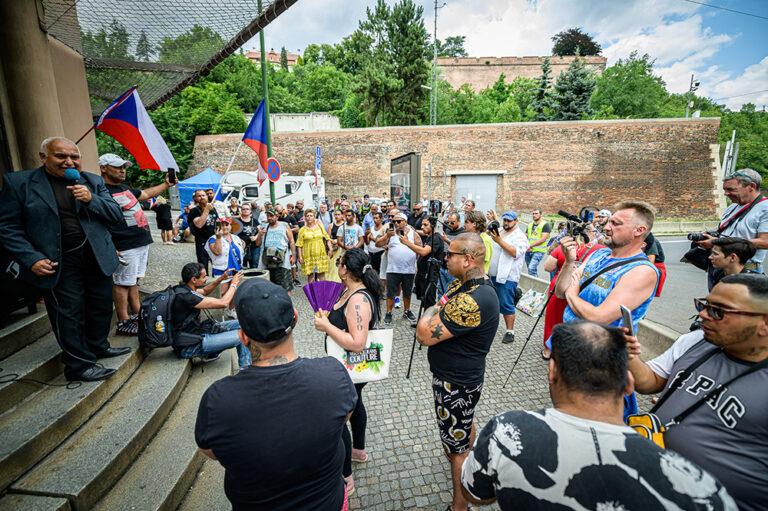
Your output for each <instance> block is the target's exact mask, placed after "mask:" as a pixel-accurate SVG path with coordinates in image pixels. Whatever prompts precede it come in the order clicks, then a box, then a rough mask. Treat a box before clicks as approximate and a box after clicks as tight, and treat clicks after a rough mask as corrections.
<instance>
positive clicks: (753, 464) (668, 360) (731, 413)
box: [648, 330, 768, 511]
mask: <svg viewBox="0 0 768 511" xmlns="http://www.w3.org/2000/svg"><path fill="white" fill-rule="evenodd" d="M713 349H716V348H715V346H713V345H712V344H710V343H709V342H707V341H706V340H704V333H703V332H702V331H701V330H697V331H695V332H691V333H689V334H685V335H683V336H681V337H680V338H678V339H677V341H675V343H674V344H673V345H672V347H670V348H669V349H668V350H667V351H665V352H664V353H663V354H661V355H660V356H658V357H656V358H655V359H653V360H651V361H650V362H649V363H648V365H649V366H650V367H651V369H652V370H653V372H655V373H656V374H658V375H659V376H661V377H662V378H667V380H668V381H667V387H668V386H669V384H670V383H671V382H672V380H673V379H674V376H675V375H676V374H678V373H679V372H680V371H682V370H683V369H685V368H687V367H690V366H691V365H693V363H694V362H695V361H696V360H698V359H699V358H701V357H702V355H704V354H705V353H707V352H708V351H710V350H713ZM751 365H752V364H751V363H748V362H743V361H740V360H736V359H734V358H731V357H729V356H728V355H726V354H725V353H719V354H717V355H715V356H713V357H712V358H710V359H709V360H707V361H706V362H704V364H702V365H701V366H699V367H698V368H697V369H696V370H695V371H694V372H693V374H692V375H691V377H690V378H689V379H688V380H687V381H686V382H685V384H684V385H683V387H682V388H681V389H678V390H676V391H675V392H674V393H673V394H672V395H671V396H669V398H667V400H666V401H665V402H664V404H663V405H662V406H661V407H660V408H659V410H658V411H657V413H656V415H658V417H659V418H660V419H661V421H662V422H663V423H665V424H666V423H668V422H669V421H670V420H671V419H672V418H673V417H675V416H676V415H677V414H679V413H681V412H682V411H683V410H685V409H686V408H688V407H689V406H691V405H692V404H694V403H695V402H696V401H697V400H699V399H700V398H701V397H702V396H703V395H704V394H705V393H707V392H709V390H711V389H713V388H715V387H716V386H717V385H719V384H721V383H725V382H726V381H728V380H730V379H731V378H733V377H734V376H736V375H738V374H740V373H742V372H744V371H745V370H746V369H748V368H749V367H750V366H751ZM766 389H768V369H762V370H759V371H757V372H755V373H752V374H750V375H748V376H745V377H743V378H740V379H738V380H736V381H735V382H734V383H733V384H731V385H730V386H729V387H728V388H727V389H726V390H725V392H723V393H722V394H721V395H720V396H719V398H718V399H717V400H716V401H715V403H707V404H704V405H702V406H700V407H699V408H698V409H697V410H695V411H694V412H693V413H692V414H691V415H689V416H688V417H686V418H685V419H684V420H683V421H682V422H681V423H680V424H678V425H675V426H672V427H671V428H670V429H669V431H668V432H667V433H666V434H665V435H664V441H665V444H666V446H667V448H668V449H672V450H673V451H676V452H678V453H680V454H682V455H683V456H685V457H686V458H688V459H689V460H691V461H693V462H694V463H696V464H698V465H700V466H701V467H702V468H703V469H705V470H707V471H709V472H710V473H711V474H712V475H713V476H715V477H716V478H717V479H718V480H719V481H720V482H721V483H723V485H724V486H725V487H726V488H727V489H728V492H729V493H730V494H731V496H732V497H733V498H734V500H736V503H737V504H738V505H739V509H741V510H742V511H753V510H754V511H757V510H758V509H759V510H765V509H768V393H766Z"/></svg>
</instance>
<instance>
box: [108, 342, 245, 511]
mask: <svg viewBox="0 0 768 511" xmlns="http://www.w3.org/2000/svg"><path fill="white" fill-rule="evenodd" d="M231 351H234V350H231ZM225 355H226V353H225V354H223V355H222V357H221V358H220V359H219V360H216V361H215V362H211V363H208V364H205V365H201V366H197V367H194V368H193V369H192V374H191V375H190V378H189V383H188V384H187V387H186V388H185V389H184V392H182V394H181V396H180V398H179V400H178V402H177V404H176V407H175V408H174V409H173V411H172V412H171V414H170V415H169V416H168V420H167V421H166V422H165V424H163V426H162V428H161V429H160V431H159V432H158V433H157V435H156V436H155V438H154V439H153V440H152V442H150V443H149V445H147V448H146V449H145V450H144V452H143V453H142V454H141V456H139V457H138V458H137V459H136V461H135V462H134V463H133V465H132V466H131V468H130V469H128V471H127V472H126V473H125V474H124V475H123V476H122V478H121V479H120V481H119V482H118V483H117V484H116V485H115V486H114V487H113V488H112V489H111V490H110V492H109V493H108V494H107V495H105V497H104V498H103V499H102V500H101V501H100V502H98V503H97V504H96V506H95V507H94V510H97V511H120V510H126V511H128V510H134V509H141V510H145V511H154V510H163V511H165V510H168V511H170V510H174V509H176V508H177V506H178V505H179V503H180V502H181V500H182V499H183V498H184V496H185V495H186V493H187V490H188V489H189V487H190V485H191V484H192V482H193V481H194V479H195V476H196V475H197V472H198V470H199V468H200V466H201V464H202V463H203V460H204V459H207V458H205V456H204V455H202V454H201V453H199V452H198V450H197V444H196V443H195V436H194V430H195V419H196V418H197V409H198V406H199V405H200V398H201V396H202V395H203V392H205V390H206V389H207V388H208V387H209V386H210V385H211V384H212V383H213V382H215V381H216V380H219V379H221V378H224V377H225V376H228V375H229V374H230V372H231V371H230V364H229V360H228V358H229V357H227V356H225ZM214 463H216V462H214ZM216 464H217V465H218V463H216ZM222 471H223V469H222ZM223 488H224V487H223V485H220V486H218V488H216V490H215V491H216V493H217V494H220V495H221V496H222V498H224V502H225V504H226V505H225V506H224V507H211V508H208V509H210V510H213V509H228V508H229V507H230V506H229V502H228V501H227V500H226V497H224V491H223Z"/></svg>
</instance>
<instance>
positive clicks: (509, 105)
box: [493, 97, 522, 122]
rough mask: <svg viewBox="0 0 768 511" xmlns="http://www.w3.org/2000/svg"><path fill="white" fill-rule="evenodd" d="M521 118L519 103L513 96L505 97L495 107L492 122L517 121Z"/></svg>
mask: <svg viewBox="0 0 768 511" xmlns="http://www.w3.org/2000/svg"><path fill="white" fill-rule="evenodd" d="M521 120H522V114H521V112H520V105H518V104H517V101H515V99H514V98H513V97H510V98H509V99H507V100H506V101H505V102H504V103H502V104H500V105H499V107H498V108H497V109H496V114H495V115H494V117H493V122H518V121H521Z"/></svg>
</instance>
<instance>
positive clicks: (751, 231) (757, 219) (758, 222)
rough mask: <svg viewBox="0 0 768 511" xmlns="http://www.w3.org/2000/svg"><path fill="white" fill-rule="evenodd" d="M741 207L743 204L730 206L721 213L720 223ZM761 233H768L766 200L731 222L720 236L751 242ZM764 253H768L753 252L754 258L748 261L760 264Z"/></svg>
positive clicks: (762, 250) (767, 251)
mask: <svg viewBox="0 0 768 511" xmlns="http://www.w3.org/2000/svg"><path fill="white" fill-rule="evenodd" d="M743 207H744V205H743V204H731V205H730V206H728V207H727V208H726V210H725V212H724V213H723V217H722V219H721V221H725V220H726V219H727V218H730V217H731V216H732V215H733V214H734V213H735V212H736V211H738V210H739V209H741V208H743ZM761 232H768V200H765V201H762V202H758V203H757V204H755V206H754V207H753V208H752V209H750V210H749V213H747V214H746V215H744V216H742V217H741V218H739V219H738V220H736V221H734V222H731V224H730V225H728V227H727V228H726V229H725V230H724V231H723V232H722V235H723V236H733V237H735V238H744V239H746V240H751V239H754V238H757V235H758V233H761ZM766 253H768V250H766V249H764V248H761V249H759V250H758V251H757V252H755V256H754V257H753V258H752V259H750V260H749V261H750V262H754V263H762V262H763V259H764V258H765V254H766Z"/></svg>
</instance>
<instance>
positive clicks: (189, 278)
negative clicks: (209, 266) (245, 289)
mask: <svg viewBox="0 0 768 511" xmlns="http://www.w3.org/2000/svg"><path fill="white" fill-rule="evenodd" d="M227 277H229V274H228V273H225V274H222V275H219V276H218V277H216V278H215V279H214V280H213V281H212V282H210V283H209V284H207V285H206V280H207V279H208V272H207V270H206V269H205V267H204V266H203V265H202V264H200V263H187V264H185V265H184V267H183V268H182V269H181V283H180V284H179V285H177V286H175V287H174V288H173V291H174V297H173V303H172V304H171V319H172V321H173V324H172V325H171V327H172V329H171V332H173V351H174V353H176V356H177V357H179V358H194V357H201V358H202V359H203V360H204V361H209V360H215V359H217V358H218V357H219V354H220V353H221V352H222V351H224V350H226V349H229V348H237V353H238V363H239V365H240V368H241V369H242V368H244V367H247V366H249V365H250V364H251V355H250V353H249V352H248V350H246V349H244V348H243V346H242V345H241V344H240V339H239V337H238V336H237V329H238V328H240V325H239V323H238V322H237V320H236V319H235V320H230V321H213V320H211V319H207V320H205V321H202V320H201V319H200V311H202V310H208V309H228V308H229V307H230V305H231V303H232V299H233V298H234V297H235V291H236V290H237V286H238V285H240V279H241V278H242V274H241V273H236V274H235V275H234V276H232V280H231V282H230V286H229V288H228V289H227V290H226V292H223V293H221V298H214V297H211V296H208V295H210V294H211V293H212V292H213V290H214V289H216V288H217V287H218V286H219V284H221V283H222V281H223V280H224V279H226V278H227Z"/></svg>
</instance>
